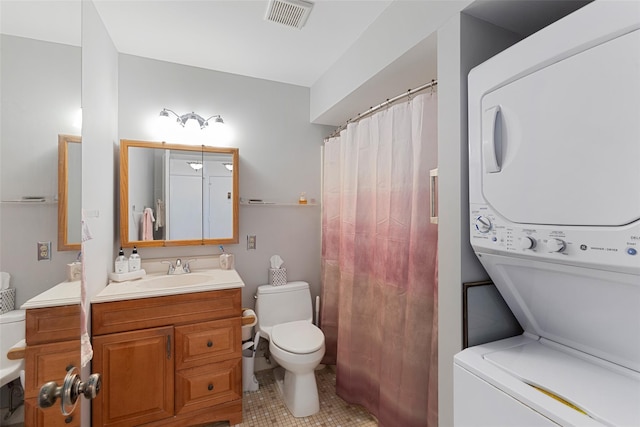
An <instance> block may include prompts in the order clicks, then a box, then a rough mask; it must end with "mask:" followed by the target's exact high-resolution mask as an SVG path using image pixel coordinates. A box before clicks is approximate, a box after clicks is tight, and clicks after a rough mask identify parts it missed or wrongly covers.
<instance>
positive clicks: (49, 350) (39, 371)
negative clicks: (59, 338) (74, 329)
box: [24, 341, 80, 399]
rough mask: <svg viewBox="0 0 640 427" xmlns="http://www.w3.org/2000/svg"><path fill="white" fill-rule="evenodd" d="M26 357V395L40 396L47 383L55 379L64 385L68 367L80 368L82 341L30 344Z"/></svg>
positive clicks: (26, 396)
mask: <svg viewBox="0 0 640 427" xmlns="http://www.w3.org/2000/svg"><path fill="white" fill-rule="evenodd" d="M24 359H25V361H24V364H25V372H26V374H25V381H24V382H25V387H24V397H25V399H28V398H31V397H38V393H39V392H40V387H42V386H43V385H44V384H45V383H47V382H49V381H55V382H56V383H58V385H62V383H63V381H64V377H65V376H66V375H67V370H68V369H70V368H71V367H72V366H75V367H77V368H78V369H79V368H80V341H65V342H61V343H53V344H43V345H33V346H31V345H30V346H27V347H26V349H25V353H24Z"/></svg>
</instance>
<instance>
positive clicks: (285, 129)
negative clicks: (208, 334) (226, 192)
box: [114, 54, 333, 307]
mask: <svg viewBox="0 0 640 427" xmlns="http://www.w3.org/2000/svg"><path fill="white" fill-rule="evenodd" d="M162 108H169V109H171V110H174V111H175V112H176V113H178V114H184V113H187V112H190V111H194V112H196V113H198V114H200V115H201V116H203V117H205V118H206V117H209V116H212V115H214V114H220V115H221V116H222V117H223V119H224V121H225V123H226V125H227V127H228V128H230V130H231V131H232V135H233V136H232V138H231V139H230V140H229V141H228V142H224V141H216V140H214V139H208V137H205V139H204V140H202V139H201V138H202V135H207V133H206V132H207V131H197V132H198V133H197V134H196V135H194V134H191V133H187V132H184V133H180V132H181V131H185V130H184V129H182V128H179V127H178V126H177V125H176V126H175V128H174V129H171V128H170V129H166V128H163V127H161V126H159V125H158V123H157V117H158V113H159V112H160V110H161V109H162ZM118 111H119V127H120V129H119V137H120V139H136V140H146V141H167V142H174V143H189V142H196V143H202V142H206V143H208V144H212V145H217V146H232V147H237V148H238V149H239V152H240V169H239V170H240V196H241V197H243V198H261V199H264V200H270V201H275V202H282V203H287V202H288V203H294V202H296V201H297V198H298V196H299V195H300V193H301V192H303V191H304V192H306V193H307V198H308V199H311V198H315V199H316V200H318V201H319V200H320V185H321V183H320V166H321V146H322V141H323V138H324V137H325V136H327V135H328V134H329V133H330V132H331V130H333V128H332V127H327V126H321V125H314V124H310V123H309V116H308V114H309V89H308V88H305V87H301V86H293V85H288V84H283V83H276V82H272V81H267V80H260V79H255V78H250V77H244V76H239V75H234V74H228V73H222V72H217V71H210V70H205V69H201V68H195V67H189V66H185V65H178V64H173V63H168V62H162V61H157V60H152V59H146V58H141V57H136V56H131V55H124V54H121V55H120V56H119V103H118ZM171 125H172V123H171ZM175 129H178V131H176V130H175ZM250 234H254V235H256V237H257V249H256V250H247V249H246V239H247V235H250ZM116 238H117V236H116ZM225 250H226V251H227V252H232V253H234V254H235V257H236V269H237V270H238V272H239V273H240V276H241V277H242V279H243V280H244V282H245V284H246V288H245V289H244V290H243V305H244V306H245V307H253V305H254V302H253V295H254V293H255V289H256V287H257V286H258V285H261V284H265V283H267V280H268V275H267V272H268V267H269V258H270V257H271V256H272V255H274V254H278V255H280V256H281V257H282V258H283V259H284V262H285V266H286V267H287V271H288V278H289V280H305V281H308V282H309V283H310V284H311V286H312V292H313V294H314V296H315V295H318V294H319V293H320V207H318V206H316V207H309V206H307V207H298V206H245V205H243V206H240V243H239V244H237V245H228V246H226V247H225ZM139 252H140V255H141V256H142V257H143V258H166V259H175V258H178V257H182V258H187V257H197V256H198V255H212V254H218V253H219V250H218V248H217V246H192V247H170V248H140V249H139ZM114 255H115V254H114Z"/></svg>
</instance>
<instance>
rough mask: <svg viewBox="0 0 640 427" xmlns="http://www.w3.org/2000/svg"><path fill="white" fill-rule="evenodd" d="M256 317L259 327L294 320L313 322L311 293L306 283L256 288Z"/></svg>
mask: <svg viewBox="0 0 640 427" xmlns="http://www.w3.org/2000/svg"><path fill="white" fill-rule="evenodd" d="M256 315H257V316H258V324H259V325H260V327H271V326H274V325H278V324H280V323H286V322H293V321H296V320H307V321H309V322H312V321H313V308H312V306H311V291H310V290H309V284H308V283H307V282H289V283H287V284H284V285H280V286H272V285H262V286H258V292H257V294H256Z"/></svg>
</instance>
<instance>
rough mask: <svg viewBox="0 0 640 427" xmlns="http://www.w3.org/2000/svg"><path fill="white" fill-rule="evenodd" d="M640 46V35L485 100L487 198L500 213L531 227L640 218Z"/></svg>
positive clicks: (552, 66)
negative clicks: (532, 225) (533, 225)
mask: <svg viewBox="0 0 640 427" xmlns="http://www.w3.org/2000/svg"><path fill="white" fill-rule="evenodd" d="M639 46H640V30H636V31H633V32H631V33H627V34H625V35H622V36H619V37H617V38H615V39H613V40H610V41H608V42H605V43H603V44H600V45H598V46H596V47H593V48H591V49H588V50H585V51H582V52H580V53H577V54H575V55H573V56H570V57H568V58H565V59H562V60H557V59H555V62H553V63H550V65H548V66H546V67H545V68H542V69H541V70H539V71H537V72H534V73H532V74H529V75H526V76H524V77H521V78H519V79H517V80H515V81H513V82H511V83H509V84H506V85H504V86H502V87H500V88H498V89H496V90H494V91H492V92H489V93H487V94H486V95H485V96H484V97H483V98H482V115H483V116H482V119H481V126H482V150H481V153H482V168H481V169H482V193H483V195H484V198H485V200H486V201H487V202H488V203H489V204H490V205H491V206H492V207H493V208H494V209H495V210H496V211H497V212H499V213H500V214H501V215H502V216H504V217H505V218H506V219H508V220H510V221H512V222H515V223H526V224H549V225H551V224H553V225H584V226H619V225H623V224H629V223H631V222H633V221H636V220H638V219H640V167H639V163H638V162H639V161H640V78H638V76H640V49H639V48H638V47H639ZM550 62H551V61H550Z"/></svg>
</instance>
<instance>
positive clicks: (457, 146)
mask: <svg viewBox="0 0 640 427" xmlns="http://www.w3.org/2000/svg"><path fill="white" fill-rule="evenodd" d="M518 39H519V37H518V36H517V35H515V34H513V33H510V32H508V31H505V30H503V29H501V28H499V27H496V26H494V25H491V24H489V23H487V22H484V21H480V20H478V19H476V18H473V17H471V16H468V15H465V14H458V15H457V16H455V17H453V18H452V19H451V20H449V21H448V22H447V23H446V25H444V26H443V27H442V28H440V29H439V30H438V100H439V103H438V172H439V189H438V194H439V200H438V206H439V209H440V212H439V224H438V284H439V285H438V331H439V334H438V409H439V424H440V425H441V426H451V425H453V356H454V355H455V354H456V353H457V352H459V351H460V350H461V349H462V284H463V283H464V282H471V281H477V280H485V279H487V278H488V275H487V273H486V272H485V271H484V269H483V268H482V266H481V265H480V263H479V262H478V260H477V258H476V256H475V254H474V253H473V251H472V249H471V245H470V243H469V194H468V193H469V190H468V188H469V173H468V144H467V139H468V137H467V74H468V73H469V71H470V70H471V69H472V68H473V67H474V66H476V65H478V64H480V63H482V62H483V61H484V60H486V59H488V58H490V57H491V56H493V55H495V54H496V53H498V52H500V51H502V50H503V49H505V48H506V47H508V46H510V45H511V44H513V43H515V42H516V41H517V40H518Z"/></svg>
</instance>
